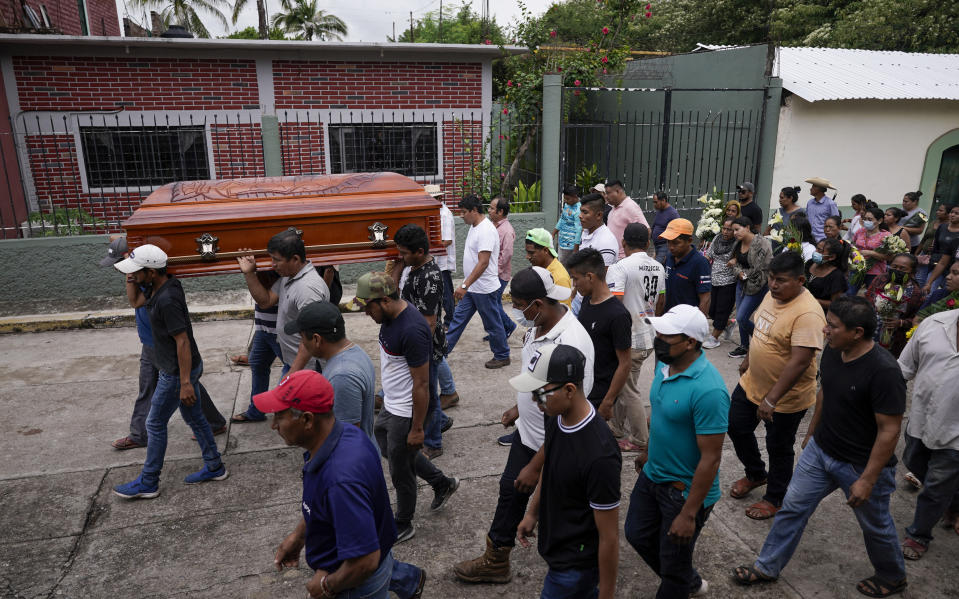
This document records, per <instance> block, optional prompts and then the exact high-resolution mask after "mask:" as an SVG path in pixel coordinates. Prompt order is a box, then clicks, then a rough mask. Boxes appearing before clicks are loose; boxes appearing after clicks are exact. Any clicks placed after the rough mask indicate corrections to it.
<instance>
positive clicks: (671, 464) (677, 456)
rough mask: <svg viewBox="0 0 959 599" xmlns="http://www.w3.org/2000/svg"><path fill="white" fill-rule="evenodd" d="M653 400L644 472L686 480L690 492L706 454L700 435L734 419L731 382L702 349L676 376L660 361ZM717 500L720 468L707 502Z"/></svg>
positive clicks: (717, 430) (658, 478)
mask: <svg viewBox="0 0 959 599" xmlns="http://www.w3.org/2000/svg"><path fill="white" fill-rule="evenodd" d="M649 404H650V406H651V408H652V414H651V416H650V422H649V454H648V456H649V459H648V460H647V462H646V465H645V466H643V472H644V473H645V474H646V478H648V479H649V480H651V481H653V482H654V483H668V482H672V481H680V482H682V483H685V484H686V490H685V491H683V497H687V496H688V495H689V489H690V488H691V487H692V486H693V474H694V473H695V472H696V466H698V465H699V460H700V458H701V457H702V454H701V453H700V452H699V445H698V444H697V443H696V435H716V434H719V433H725V432H726V428H727V425H728V422H729V393H727V392H726V383H725V382H723V377H722V375H720V374H719V371H718V370H716V367H715V366H713V365H712V363H710V361H709V360H707V359H706V352H703V351H701V350H700V354H699V357H698V358H696V361H695V362H693V363H692V364H690V366H689V368H687V369H686V370H684V371H683V372H680V373H679V374H674V375H673V376H669V366H668V365H666V364H663V363H662V362H659V361H657V362H656V368H655V376H654V377H653V384H652V386H651V387H650V389H649ZM718 500H719V472H718V471H717V472H716V478H715V480H713V485H712V487H711V488H710V489H709V493H708V494H707V495H706V500H705V501H704V502H703V505H704V506H707V507H708V506H710V505H712V504H714V503H716V502H717V501H718Z"/></svg>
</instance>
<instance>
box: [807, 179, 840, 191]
mask: <svg viewBox="0 0 959 599" xmlns="http://www.w3.org/2000/svg"><path fill="white" fill-rule="evenodd" d="M806 183H812V184H813V185H815V186H817V187H822V188H823V189H836V188H835V187H833V186H832V183H830V182H829V179H823V178H822V177H810V178H809V179H806Z"/></svg>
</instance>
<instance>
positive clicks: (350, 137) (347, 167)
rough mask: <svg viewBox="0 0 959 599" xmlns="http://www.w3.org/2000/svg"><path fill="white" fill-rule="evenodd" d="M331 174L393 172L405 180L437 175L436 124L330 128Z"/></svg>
mask: <svg viewBox="0 0 959 599" xmlns="http://www.w3.org/2000/svg"><path fill="white" fill-rule="evenodd" d="M329 133H330V166H331V171H332V172H333V173H364V172H365V173H369V172H378V171H392V172H395V173H400V174H402V175H406V176H407V177H435V176H437V175H438V174H439V172H438V171H439V159H438V146H437V135H436V125H435V124H432V123H431V124H410V123H369V124H367V123H364V124H350V125H330V126H329Z"/></svg>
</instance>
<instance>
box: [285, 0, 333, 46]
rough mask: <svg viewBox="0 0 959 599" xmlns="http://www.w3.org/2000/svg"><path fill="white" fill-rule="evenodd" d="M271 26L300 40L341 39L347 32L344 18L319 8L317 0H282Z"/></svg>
mask: <svg viewBox="0 0 959 599" xmlns="http://www.w3.org/2000/svg"><path fill="white" fill-rule="evenodd" d="M270 26H271V27H273V28H278V29H281V30H283V31H284V32H285V33H289V34H292V35H293V37H294V39H298V40H312V39H314V38H315V39H317V40H319V41H321V42H322V41H339V40H342V39H343V36H344V35H346V33H347V27H346V23H344V22H343V19H341V18H339V17H338V16H336V15H333V14H329V13H327V12H326V11H324V10H322V9H320V8H318V7H317V0H280V12H278V13H276V14H275V15H273V18H272V19H271V20H270Z"/></svg>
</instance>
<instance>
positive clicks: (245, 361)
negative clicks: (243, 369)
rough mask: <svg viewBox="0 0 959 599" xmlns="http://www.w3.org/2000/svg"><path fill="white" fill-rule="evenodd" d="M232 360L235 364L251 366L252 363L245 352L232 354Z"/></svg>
mask: <svg viewBox="0 0 959 599" xmlns="http://www.w3.org/2000/svg"><path fill="white" fill-rule="evenodd" d="M230 361H231V362H233V363H234V364H235V365H237V366H249V365H250V360H249V357H248V356H246V355H245V354H243V355H236V356H230Z"/></svg>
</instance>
